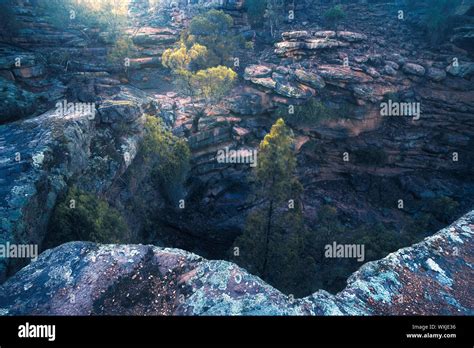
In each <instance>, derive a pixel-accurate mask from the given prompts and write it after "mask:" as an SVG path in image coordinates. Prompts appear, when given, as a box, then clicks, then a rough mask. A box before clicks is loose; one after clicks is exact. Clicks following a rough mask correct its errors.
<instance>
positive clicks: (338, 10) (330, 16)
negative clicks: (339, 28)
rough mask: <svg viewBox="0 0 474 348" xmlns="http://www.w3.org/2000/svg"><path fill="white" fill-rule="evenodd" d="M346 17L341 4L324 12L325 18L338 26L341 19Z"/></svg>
mask: <svg viewBox="0 0 474 348" xmlns="http://www.w3.org/2000/svg"><path fill="white" fill-rule="evenodd" d="M345 17H346V12H345V11H344V9H343V8H342V6H341V5H335V6H333V7H331V8H330V9H329V10H327V11H326V12H325V13H324V18H325V19H326V21H328V22H329V23H330V24H332V25H334V26H336V25H337V23H339V21H340V20H342V19H344V18H345Z"/></svg>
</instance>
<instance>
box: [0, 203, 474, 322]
mask: <svg viewBox="0 0 474 348" xmlns="http://www.w3.org/2000/svg"><path fill="white" fill-rule="evenodd" d="M473 251H474V212H470V213H468V214H467V215H465V216H464V217H462V218H461V219H459V220H458V221H456V222H455V223H453V224H452V225H451V226H449V227H447V228H445V229H443V230H441V231H439V232H438V233H436V234H435V235H433V236H431V237H429V238H427V239H425V240H424V241H423V242H421V243H419V244H416V245H413V246H411V247H408V248H405V249H401V250H399V251H397V252H395V253H392V254H390V255H388V256H387V257H386V258H384V259H382V260H379V261H373V262H369V263H367V264H365V265H364V266H362V267H361V268H360V269H359V270H358V271H357V272H355V273H354V274H353V275H352V276H351V277H350V278H349V279H348V281H347V287H346V288H345V289H344V290H343V291H341V292H340V293H338V294H337V295H331V294H329V293H327V292H325V291H318V292H316V293H314V294H312V295H311V296H308V297H305V298H301V299H295V298H292V297H291V296H285V295H283V294H282V293H281V292H279V291H278V290H276V289H274V288H272V287H271V286H269V285H268V284H266V283H265V282H263V281H262V280H261V279H260V278H258V277H255V276H252V275H250V274H248V273H247V272H246V271H245V270H244V269H242V268H240V267H238V266H236V265H235V264H232V263H229V262H225V261H208V260H205V259H203V258H202V257H200V256H197V255H195V254H191V253H188V252H184V251H182V250H178V249H163V248H158V247H153V246H145V245H121V246H118V245H96V244H93V243H81V242H73V243H68V244H64V245H62V246H60V247H58V248H55V249H52V250H48V251H46V252H44V253H43V254H42V255H41V256H40V257H39V259H38V260H37V261H36V262H34V263H31V264H30V265H29V266H27V267H25V268H24V269H22V270H21V271H20V272H18V273H17V274H16V275H15V276H13V277H12V278H10V279H9V280H8V281H7V282H6V283H5V284H3V285H2V286H0V314H2V315H91V314H93V315H420V314H421V315H430V314H431V315H472V314H474V311H473V308H474V302H473V299H474V291H473V289H472V279H473V277H474V271H473V267H472V259H473V256H474V253H473Z"/></svg>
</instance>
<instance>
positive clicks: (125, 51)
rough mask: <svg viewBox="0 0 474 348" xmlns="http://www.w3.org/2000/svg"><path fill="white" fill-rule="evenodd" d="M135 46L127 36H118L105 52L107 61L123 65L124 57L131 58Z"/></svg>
mask: <svg viewBox="0 0 474 348" xmlns="http://www.w3.org/2000/svg"><path fill="white" fill-rule="evenodd" d="M135 52H136V47H135V45H134V44H133V41H132V39H131V38H130V37H129V36H122V37H120V38H118V39H117V40H116V41H115V42H114V44H113V45H112V47H110V48H109V50H108V52H107V61H108V62H109V63H111V64H116V65H124V64H125V58H132V57H133V56H134V54H135Z"/></svg>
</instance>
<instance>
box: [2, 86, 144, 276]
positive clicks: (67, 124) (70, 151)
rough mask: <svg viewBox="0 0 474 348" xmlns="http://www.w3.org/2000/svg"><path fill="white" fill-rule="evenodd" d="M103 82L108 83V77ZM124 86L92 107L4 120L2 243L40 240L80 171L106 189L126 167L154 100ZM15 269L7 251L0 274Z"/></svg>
mask: <svg viewBox="0 0 474 348" xmlns="http://www.w3.org/2000/svg"><path fill="white" fill-rule="evenodd" d="M90 80H91V79H90V78H89V81H90ZM98 81H101V82H102V86H104V83H105V82H106V81H107V80H104V79H101V78H99V79H98ZM109 83H113V81H112V82H109ZM109 86H110V85H109ZM118 89H119V93H116V94H115V95H114V96H110V97H108V98H104V100H103V102H101V103H97V104H95V103H93V104H94V105H93V106H92V111H93V114H90V113H84V112H82V111H77V110H76V111H71V112H70V111H68V110H67V109H64V108H58V109H52V110H51V111H49V112H46V113H44V114H42V115H39V116H37V117H33V118H28V119H27V120H22V121H17V122H13V123H9V124H5V125H2V126H0V145H1V146H2V149H3V150H2V154H1V156H0V173H1V174H2V175H1V179H0V182H1V190H0V200H1V202H2V204H1V207H0V218H1V226H0V227H1V228H0V242H1V243H2V244H5V243H6V242H10V243H21V244H37V245H40V246H41V244H42V242H43V238H44V237H45V234H46V227H47V223H48V219H49V216H50V214H51V211H52V209H53V207H54V205H55V202H56V198H57V197H58V195H59V194H61V193H64V191H65V190H66V189H67V185H68V181H69V180H70V179H71V178H72V177H73V176H79V175H80V179H79V180H78V181H77V180H76V184H79V185H80V186H81V187H83V188H87V190H88V191H91V192H96V193H101V192H104V191H106V190H107V188H108V187H110V186H111V185H112V183H113V182H114V180H115V179H116V178H117V177H119V176H120V175H121V174H123V173H124V172H125V170H126V169H127V167H128V165H129V164H130V162H131V161H132V160H133V158H134V157H135V155H136V153H137V148H138V143H139V141H140V139H141V135H142V133H143V125H144V118H143V114H144V113H145V112H146V111H147V110H150V108H153V106H152V105H153V102H152V101H151V100H150V99H148V98H147V96H146V95H145V94H144V93H143V92H141V91H139V90H136V89H134V88H131V87H124V86H122V87H118ZM63 102H64V101H63ZM63 102H60V103H63ZM65 102H66V103H68V102H67V100H65ZM76 104H77V102H76V103H72V105H76ZM61 105H63V104H61ZM124 129H126V131H124ZM101 144H107V149H108V153H104V150H103V147H102V146H103V145H101ZM16 269H18V265H10V266H9V265H8V264H7V261H6V259H3V258H2V259H1V264H0V279H5V276H6V274H7V272H8V271H14V270H16Z"/></svg>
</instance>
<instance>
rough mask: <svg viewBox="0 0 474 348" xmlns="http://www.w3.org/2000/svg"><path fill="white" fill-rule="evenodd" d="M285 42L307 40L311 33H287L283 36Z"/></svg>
mask: <svg viewBox="0 0 474 348" xmlns="http://www.w3.org/2000/svg"><path fill="white" fill-rule="evenodd" d="M281 36H282V37H283V40H297V39H306V38H307V37H309V36H310V33H309V32H308V31H306V30H299V31H287V32H284V33H282V34H281Z"/></svg>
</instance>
